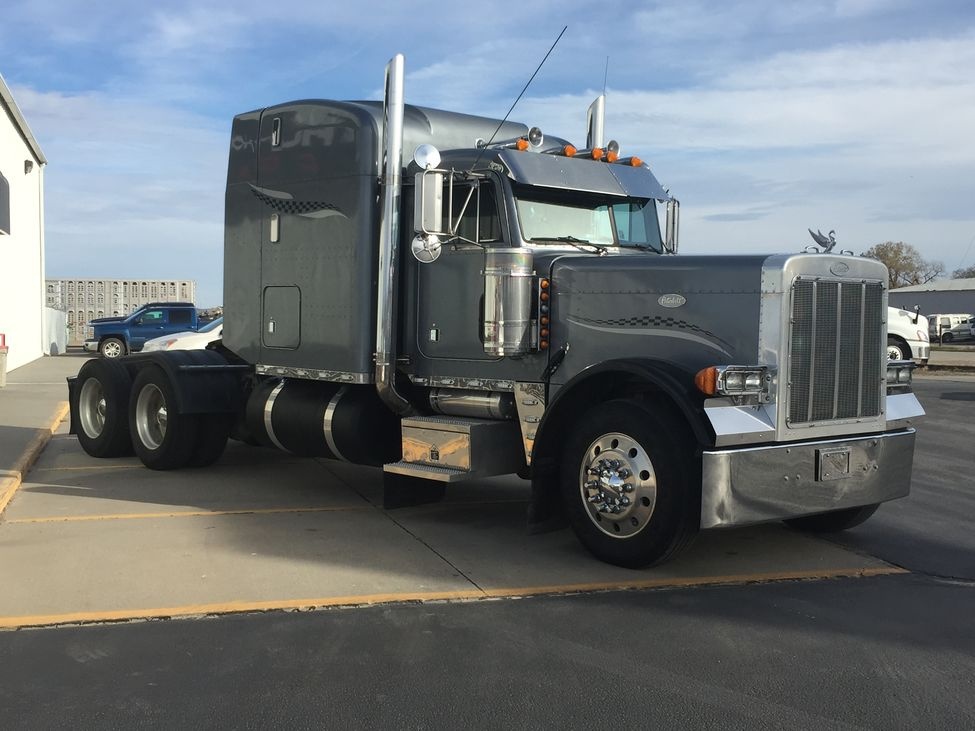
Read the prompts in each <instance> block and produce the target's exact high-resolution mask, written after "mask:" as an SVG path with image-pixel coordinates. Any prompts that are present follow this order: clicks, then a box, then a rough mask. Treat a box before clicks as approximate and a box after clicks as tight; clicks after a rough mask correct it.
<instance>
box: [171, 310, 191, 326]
mask: <svg viewBox="0 0 975 731" xmlns="http://www.w3.org/2000/svg"><path fill="white" fill-rule="evenodd" d="M190 314H191V313H190V311H189V310H188V309H183V310H170V311H169V321H170V322H171V323H172V324H173V325H189V324H190V320H191V319H192V318H191V317H190Z"/></svg>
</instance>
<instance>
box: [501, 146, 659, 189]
mask: <svg viewBox="0 0 975 731" xmlns="http://www.w3.org/2000/svg"><path fill="white" fill-rule="evenodd" d="M498 159H499V160H501V162H502V163H504V165H505V167H506V168H507V172H508V176H509V177H510V178H511V179H512V180H514V181H515V182H518V183H524V184H526V185H537V186H540V187H542V188H564V189H568V190H585V191H590V192H592V193H604V194H606V195H618V196H622V197H627V198H655V199H656V200H662V201H665V200H669V198H670V196H669V195H667V192H666V191H665V190H664V189H663V186H661V185H660V183H659V182H657V179H656V178H655V177H654V176H653V173H651V172H650V171H649V170H648V169H647V168H645V167H630V166H629V165H620V164H615V163H606V162H596V161H594V160H585V159H582V158H573V157H564V156H562V155H545V154H540V153H534V152H519V151H516V150H501V151H499V152H498Z"/></svg>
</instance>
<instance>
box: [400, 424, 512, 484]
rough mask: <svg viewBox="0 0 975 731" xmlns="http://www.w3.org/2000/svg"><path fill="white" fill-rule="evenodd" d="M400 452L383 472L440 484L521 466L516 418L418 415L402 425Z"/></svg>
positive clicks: (487, 475) (504, 471)
mask: <svg viewBox="0 0 975 731" xmlns="http://www.w3.org/2000/svg"><path fill="white" fill-rule="evenodd" d="M401 431H402V442H403V456H402V460H401V461H400V462H395V463H392V464H387V465H385V466H384V467H383V470H385V471H386V472H392V473H396V474H403V475H410V476H413V477H422V478H424V479H428V480H437V481H439V482H458V481H460V480H469V479H473V478H477V477H489V476H491V475H506V474H510V473H513V472H517V471H518V470H520V469H521V468H522V467H523V466H524V464H525V451H524V447H523V445H522V442H521V433H520V431H519V427H518V423H517V422H515V421H494V420H492V419H474V418H468V417H454V416H417V417H411V418H407V419H403V421H402V423H401Z"/></svg>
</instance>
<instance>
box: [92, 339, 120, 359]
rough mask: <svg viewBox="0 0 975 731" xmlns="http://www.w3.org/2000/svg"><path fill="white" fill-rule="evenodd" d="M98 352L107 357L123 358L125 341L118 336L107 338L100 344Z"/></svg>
mask: <svg viewBox="0 0 975 731" xmlns="http://www.w3.org/2000/svg"><path fill="white" fill-rule="evenodd" d="M98 352H99V353H101V354H102V356H103V357H105V358H121V357H122V356H123V355H125V352H126V347H125V343H124V342H122V341H121V340H119V339H118V338H105V339H104V340H102V342H101V344H100V345H99V346H98Z"/></svg>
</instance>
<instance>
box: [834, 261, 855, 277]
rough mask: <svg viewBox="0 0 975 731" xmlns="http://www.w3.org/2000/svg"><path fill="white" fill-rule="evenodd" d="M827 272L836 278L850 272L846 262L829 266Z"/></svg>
mask: <svg viewBox="0 0 975 731" xmlns="http://www.w3.org/2000/svg"><path fill="white" fill-rule="evenodd" d="M829 270H830V271H831V272H833V274H835V275H836V276H838V277H842V276H843V275H844V274H846V273H848V272H849V271H850V265H849V264H847V263H846V262H842V261H838V262H836V263H835V264H833V266H831V267H830V268H829Z"/></svg>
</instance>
